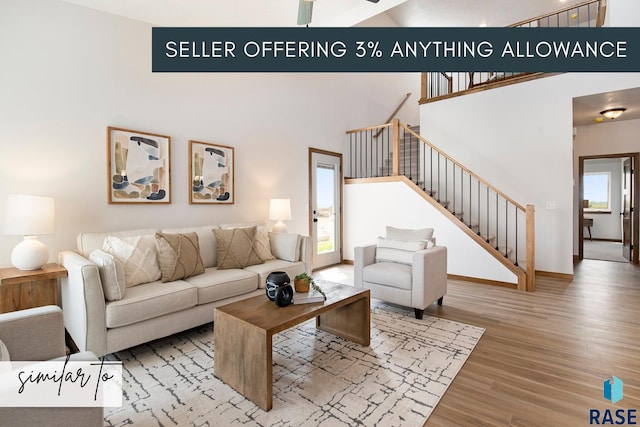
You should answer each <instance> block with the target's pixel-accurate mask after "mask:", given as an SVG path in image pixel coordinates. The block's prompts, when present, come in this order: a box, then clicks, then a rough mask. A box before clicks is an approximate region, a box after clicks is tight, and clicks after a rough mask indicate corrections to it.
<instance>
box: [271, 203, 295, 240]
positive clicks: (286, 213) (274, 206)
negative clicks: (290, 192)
mask: <svg viewBox="0 0 640 427" xmlns="http://www.w3.org/2000/svg"><path fill="white" fill-rule="evenodd" d="M269 219H270V220H272V221H277V222H276V223H275V225H274V226H273V228H272V229H271V231H273V232H274V233H286V232H287V226H286V225H285V223H284V222H282V221H289V220H291V202H290V201H289V199H271V200H270V201H269Z"/></svg>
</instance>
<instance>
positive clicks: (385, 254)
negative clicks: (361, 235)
mask: <svg viewBox="0 0 640 427" xmlns="http://www.w3.org/2000/svg"><path fill="white" fill-rule="evenodd" d="M426 245H427V243H426V242H424V241H406V240H397V239H389V238H387V239H385V238H384V237H378V243H377V248H376V262H381V261H387V262H400V263H403V264H409V265H410V264H412V263H413V254H414V253H415V252H416V251H419V250H422V249H424V248H425V247H426Z"/></svg>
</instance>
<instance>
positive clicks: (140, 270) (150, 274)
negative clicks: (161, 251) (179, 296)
mask: <svg viewBox="0 0 640 427" xmlns="http://www.w3.org/2000/svg"><path fill="white" fill-rule="evenodd" d="M102 249H103V250H104V251H105V252H108V253H110V254H111V255H113V256H114V257H115V258H116V259H117V260H118V261H120V262H121V263H122V266H123V268H124V282H125V286H126V287H127V288H130V287H132V286H136V285H140V284H143V283H149V282H155V281H156V280H158V279H160V277H161V273H160V267H159V266H158V255H157V246H156V238H155V236H133V237H116V236H107V237H105V239H104V244H103V247H102Z"/></svg>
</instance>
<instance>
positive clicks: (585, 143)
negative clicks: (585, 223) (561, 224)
mask: <svg viewBox="0 0 640 427" xmlns="http://www.w3.org/2000/svg"><path fill="white" fill-rule="evenodd" d="M638 135H640V120H622V121H616V120H611V121H606V122H602V123H596V124H592V125H586V126H578V128H577V131H576V137H575V138H574V143H573V152H574V159H573V161H574V163H573V170H574V179H575V182H576V188H575V192H574V198H573V206H574V212H573V224H574V241H573V253H574V254H575V255H578V203H579V197H580V195H579V191H580V189H579V188H578V182H579V181H578V172H579V164H578V161H579V158H580V157H583V156H598V155H606V154H626V153H637V152H640V144H639V143H638ZM613 216H615V215H613ZM594 217H596V216H595V215H594ZM595 221H598V218H597V217H596V219H595V220H594V222H595ZM592 230H593V229H592ZM585 232H586V231H585ZM639 232H640V230H639Z"/></svg>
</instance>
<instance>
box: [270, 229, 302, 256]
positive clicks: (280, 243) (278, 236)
mask: <svg viewBox="0 0 640 427" xmlns="http://www.w3.org/2000/svg"><path fill="white" fill-rule="evenodd" d="M269 242H270V244H271V253H272V254H273V255H274V256H275V257H276V258H278V259H283V260H285V261H291V262H293V261H298V253H299V252H300V235H299V234H292V233H269Z"/></svg>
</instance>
